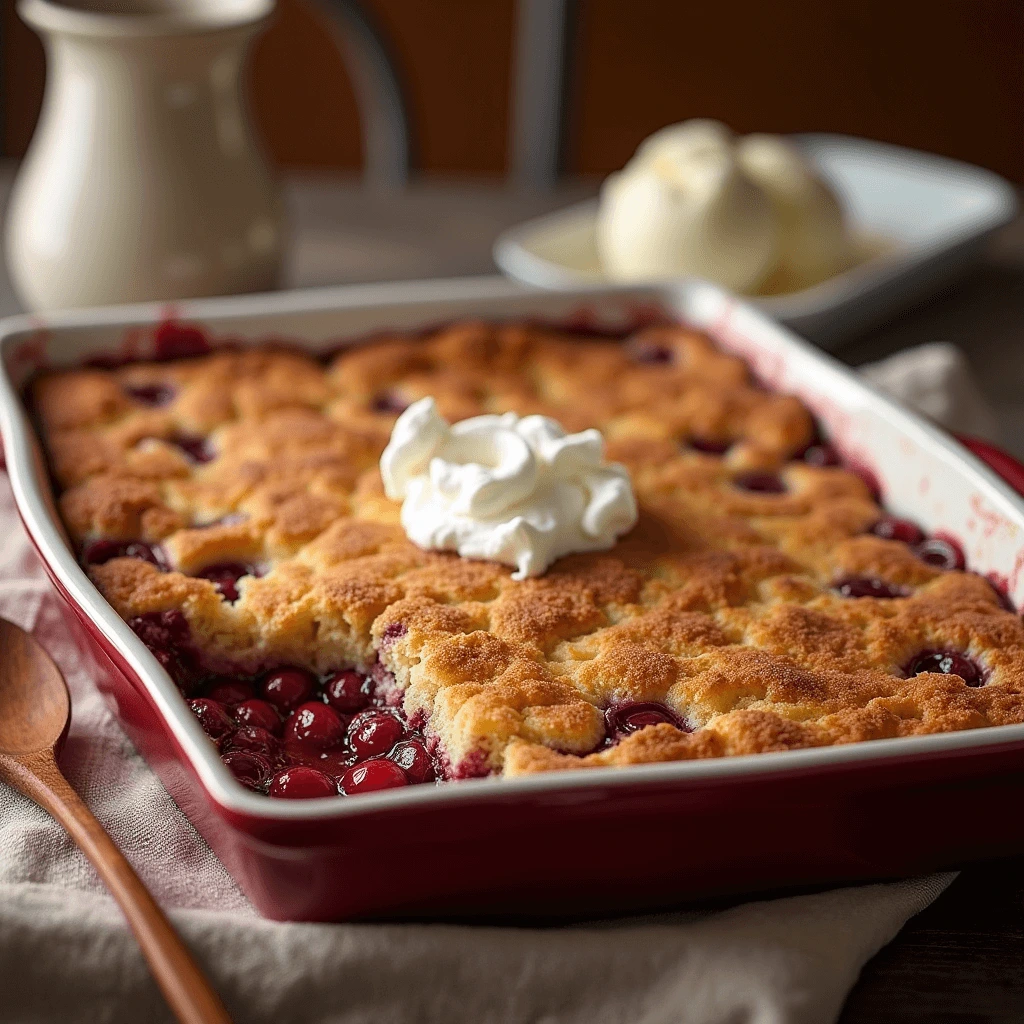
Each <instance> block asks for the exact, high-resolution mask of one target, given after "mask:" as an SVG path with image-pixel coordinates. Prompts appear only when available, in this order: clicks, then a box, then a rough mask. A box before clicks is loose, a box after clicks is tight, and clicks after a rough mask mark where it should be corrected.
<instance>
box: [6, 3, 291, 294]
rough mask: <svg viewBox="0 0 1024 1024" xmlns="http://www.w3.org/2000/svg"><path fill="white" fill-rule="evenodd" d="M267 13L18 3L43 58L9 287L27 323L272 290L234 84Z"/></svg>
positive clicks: (270, 212) (257, 187)
mask: <svg viewBox="0 0 1024 1024" xmlns="http://www.w3.org/2000/svg"><path fill="white" fill-rule="evenodd" d="M272 8H273V0H22V3H21V4H20V5H19V12H20V14H21V16H22V17H23V18H24V19H25V21H27V22H28V23H29V24H30V25H31V26H33V28H35V29H36V31H38V32H39V33H40V34H41V35H42V37H43V39H44V42H45V44H46V53H47V82H46V93H45V98H44V101H43V111H42V115H41V118H40V122H39V126H38V128H37V129H36V134H35V136H34V138H33V139H32V144H31V146H30V148H29V152H28V155H27V156H26V158H25V161H24V163H23V164H22V166H21V170H20V173H19V174H18V177H17V180H16V182H15V186H14V192H13V195H12V198H11V205H10V208H9V213H8V219H7V228H6V253H7V261H8V265H9V267H10V272H11V277H12V279H13V281H14V285H15V288H16V289H17V291H18V294H19V296H20V297H21V300H22V302H23V303H24V305H25V306H26V307H27V308H29V309H32V310H44V309H60V308H66V307H70V306H94V305H100V304H105V303H114V302H132V301H139V300H147V299H175V298H186V297H189V296H198V295H221V294H230V293H233V292H246V291H257V290H261V289H267V288H270V287H272V286H273V285H274V283H275V280H276V277H277V272H278V266H279V263H280V254H281V245H282V216H281V205H280V201H279V197H278V193H277V188H276V186H275V183H274V180H273V178H272V176H271V174H270V171H269V169H268V167H267V165H266V163H265V161H264V159H263V156H262V154H261V152H260V149H259V147H258V144H257V142H256V140H255V138H254V137H253V133H252V130H251V128H250V126H249V123H248V120H247V115H246V108H245V103H244V99H243V96H242V87H241V72H242V66H243V61H244V58H245V54H246V50H247V47H248V44H249V41H250V40H251V38H252V37H253V35H254V34H255V33H256V31H257V29H258V28H259V26H260V25H261V23H262V22H263V21H265V20H266V18H267V17H268V16H269V14H270V12H271V10H272Z"/></svg>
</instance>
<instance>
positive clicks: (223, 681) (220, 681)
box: [206, 676, 262, 717]
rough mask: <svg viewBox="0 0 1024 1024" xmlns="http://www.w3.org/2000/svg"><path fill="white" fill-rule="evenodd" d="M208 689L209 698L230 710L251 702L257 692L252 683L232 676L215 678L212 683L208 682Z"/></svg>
mask: <svg viewBox="0 0 1024 1024" xmlns="http://www.w3.org/2000/svg"><path fill="white" fill-rule="evenodd" d="M206 687H207V689H206V696H207V697H209V698H210V699H211V700H216V701H220V703H221V704H226V705H227V706H228V707H229V708H230V707H235V705H240V704H242V703H243V702H245V701H248V700H250V699H251V698H252V696H253V694H254V692H255V691H254V690H253V688H252V683H250V682H248V681H247V680H245V679H232V678H231V677H230V676H227V677H222V676H214V677H213V679H212V681H210V680H208V681H207V683H206ZM260 703H262V701H261V702H260ZM236 717H237V709H236Z"/></svg>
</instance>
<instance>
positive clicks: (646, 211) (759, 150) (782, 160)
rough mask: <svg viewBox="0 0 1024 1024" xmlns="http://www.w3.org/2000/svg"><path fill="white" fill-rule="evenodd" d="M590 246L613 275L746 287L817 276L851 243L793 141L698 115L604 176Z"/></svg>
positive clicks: (835, 267)
mask: <svg viewBox="0 0 1024 1024" xmlns="http://www.w3.org/2000/svg"><path fill="white" fill-rule="evenodd" d="M597 246H598V252H599V255H600V259H601V264H602V267H603V269H604V271H605V273H606V274H607V275H608V276H609V277H611V278H613V279H617V280H621V281H645V280H657V279H663V278H667V277H679V276H685V275H695V276H698V277H704V278H707V279H709V280H712V281H715V282H717V283H718V284H721V285H723V286H725V287H727V288H730V289H732V290H733V291H738V292H746V293H753V292H763V291H783V290H788V291H791V290H795V289H797V288H803V287H806V286H808V285H810V284H814V283H817V282H818V281H821V280H823V279H824V278H826V277H829V276H831V275H832V274H835V273H837V272H838V271H839V270H841V269H843V267H844V266H845V265H847V264H848V262H849V253H850V245H849V240H848V237H847V233H846V227H845V224H844V222H843V214H842V208H841V206H840V204H839V201H838V199H837V198H836V196H835V195H834V194H833V192H832V191H831V190H830V189H829V187H828V185H827V184H826V183H825V182H824V181H822V180H821V179H820V177H818V175H817V174H816V173H815V171H814V169H813V168H812V167H811V165H810V164H809V163H808V162H807V161H806V160H805V159H804V158H803V157H802V156H801V154H800V153H799V151H798V150H796V149H795V148H794V147H793V146H791V145H789V144H788V143H787V142H785V141H784V140H783V139H780V138H778V137H776V136H769V135H750V136H746V137H744V138H737V136H735V135H733V133H732V132H731V131H730V130H729V129H728V128H727V127H726V126H725V125H723V124H721V123H719V122H717V121H709V120H697V119H695V120H691V121H685V122H683V123H682V124H677V125H670V126H669V127H667V128H663V129H661V130H660V131H658V132H656V133H655V134H654V135H652V136H651V137H650V138H648V139H647V140H646V141H644V142H643V143H642V144H641V145H640V147H639V149H638V150H637V152H636V154H635V156H634V157H633V159H632V160H630V162H629V163H628V164H627V165H626V166H625V167H624V168H623V169H622V171H620V172H619V173H617V174H613V175H611V176H609V178H608V179H607V180H606V181H605V184H604V187H603V188H602V191H601V203H600V210H599V213H598V221H597Z"/></svg>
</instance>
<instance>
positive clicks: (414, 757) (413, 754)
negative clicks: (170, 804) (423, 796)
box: [388, 738, 434, 782]
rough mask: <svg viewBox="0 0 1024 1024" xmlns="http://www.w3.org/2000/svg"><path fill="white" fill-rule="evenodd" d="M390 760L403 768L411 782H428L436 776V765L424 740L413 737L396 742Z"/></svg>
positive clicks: (389, 755)
mask: <svg viewBox="0 0 1024 1024" xmlns="http://www.w3.org/2000/svg"><path fill="white" fill-rule="evenodd" d="M388 760H389V761H394V762H395V764H397V765H398V766H399V767H400V768H402V769H403V770H404V771H405V774H406V775H408V776H409V781H410V782H428V781H429V780H430V779H432V778H433V777H434V765H433V762H432V761H431V760H430V755H429V754H428V753H427V748H426V747H425V746H424V745H423V741H422V740H419V739H416V738H412V739H408V740H402V742H401V743H396V744H395V745H394V746H393V747H392V748H391V752H390V753H389V754H388Z"/></svg>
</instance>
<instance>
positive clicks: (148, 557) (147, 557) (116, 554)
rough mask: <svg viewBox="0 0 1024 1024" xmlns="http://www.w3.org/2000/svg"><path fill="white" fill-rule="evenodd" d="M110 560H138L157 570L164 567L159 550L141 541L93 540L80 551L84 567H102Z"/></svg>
mask: <svg viewBox="0 0 1024 1024" xmlns="http://www.w3.org/2000/svg"><path fill="white" fill-rule="evenodd" d="M112 558H139V559H141V560H142V561H143V562H149V564H150V565H155V566H156V567H157V568H158V569H163V568H165V566H166V563H165V561H164V558H163V555H162V553H161V551H160V549H159V548H157V547H156V546H155V545H153V544H147V543H145V541H141V540H130V541H118V540H94V541H92V542H91V543H90V544H86V546H85V548H84V549H83V550H82V561H83V562H85V564H86V565H104V564H105V563H107V562H109V561H110V560H111V559H112Z"/></svg>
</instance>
